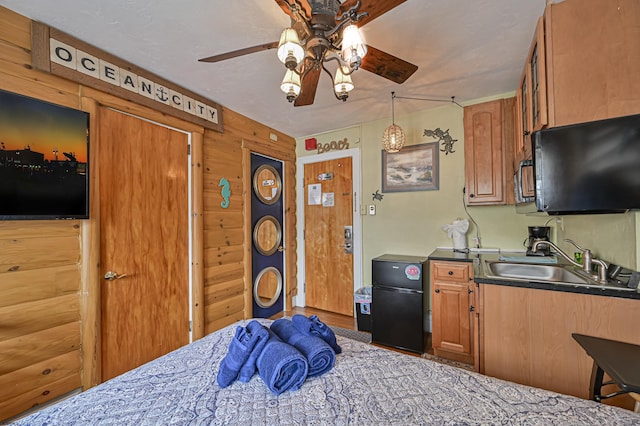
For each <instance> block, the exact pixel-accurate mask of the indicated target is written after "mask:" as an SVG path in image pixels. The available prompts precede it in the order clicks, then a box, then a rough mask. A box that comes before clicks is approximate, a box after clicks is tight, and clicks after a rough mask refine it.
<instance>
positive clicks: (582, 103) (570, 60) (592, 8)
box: [514, 0, 640, 163]
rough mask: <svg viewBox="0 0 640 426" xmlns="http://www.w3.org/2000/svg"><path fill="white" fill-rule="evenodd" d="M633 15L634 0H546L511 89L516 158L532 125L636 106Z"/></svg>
mask: <svg viewBox="0 0 640 426" xmlns="http://www.w3.org/2000/svg"><path fill="white" fill-rule="evenodd" d="M639 16H640V2H639V1H638V0H565V1H563V2H559V3H552V4H548V5H547V7H546V9H545V14H544V16H543V17H541V18H540V19H539V20H538V23H537V26H536V30H535V33H534V36H533V40H532V43H531V47H530V49H529V53H528V56H527V60H526V63H525V65H524V70H523V72H522V77H521V80H520V85H519V87H518V90H517V98H518V101H517V109H518V111H517V120H518V123H517V139H516V145H515V158H514V159H515V161H516V163H517V162H519V161H520V160H521V159H526V158H531V152H530V150H531V141H530V136H531V133H533V132H535V131H537V130H540V129H543V128H546V127H556V126H564V125H568V124H575V123H583V122H587V121H594V120H602V119H605V118H612V117H620V116H624V115H631V114H638V113H640V79H639V78H638V75H640V55H638V54H637V52H640V20H639V19H638V17H639Z"/></svg>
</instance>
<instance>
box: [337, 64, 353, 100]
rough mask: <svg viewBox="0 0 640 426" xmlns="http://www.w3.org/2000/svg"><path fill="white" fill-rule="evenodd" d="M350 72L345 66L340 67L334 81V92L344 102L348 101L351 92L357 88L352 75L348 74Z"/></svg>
mask: <svg viewBox="0 0 640 426" xmlns="http://www.w3.org/2000/svg"><path fill="white" fill-rule="evenodd" d="M348 72H349V70H348V69H347V67H345V66H341V67H338V69H337V70H336V76H335V77H334V79H333V90H335V92H336V96H338V97H339V98H340V99H342V100H343V101H346V100H347V97H348V96H349V92H350V91H352V90H353V88H354V87H355V86H354V85H353V81H352V80H351V75H350V74H348Z"/></svg>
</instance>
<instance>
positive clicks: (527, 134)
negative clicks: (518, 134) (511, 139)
mask: <svg viewBox="0 0 640 426" xmlns="http://www.w3.org/2000/svg"><path fill="white" fill-rule="evenodd" d="M530 134H531V132H530V131H528V130H525V131H524V133H523V135H524V136H529V135H530Z"/></svg>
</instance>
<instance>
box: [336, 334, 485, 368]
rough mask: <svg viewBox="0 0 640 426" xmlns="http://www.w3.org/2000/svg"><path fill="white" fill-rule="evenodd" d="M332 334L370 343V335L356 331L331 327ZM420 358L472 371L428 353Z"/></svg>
mask: <svg viewBox="0 0 640 426" xmlns="http://www.w3.org/2000/svg"><path fill="white" fill-rule="evenodd" d="M331 329H332V330H333V332H334V333H335V334H337V335H338V336H342V337H347V338H349V339H353V340H357V341H359V342H363V343H371V333H364V332H362V331H357V330H349V329H347V328H340V327H333V326H332V327H331ZM421 357H422V358H425V359H429V360H431V361H435V362H439V363H441V364H446V365H451V366H453V367H458V368H463V369H465V370H469V371H473V365H469V364H465V363H462V362H458V361H452V360H450V359H446V358H441V357H439V356H435V355H432V354H429V353H424V354H422V355H421Z"/></svg>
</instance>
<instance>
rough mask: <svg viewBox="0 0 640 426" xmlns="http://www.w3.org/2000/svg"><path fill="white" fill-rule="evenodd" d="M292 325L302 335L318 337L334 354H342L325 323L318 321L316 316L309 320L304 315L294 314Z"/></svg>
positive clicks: (331, 331) (333, 335)
mask: <svg viewBox="0 0 640 426" xmlns="http://www.w3.org/2000/svg"><path fill="white" fill-rule="evenodd" d="M291 321H292V322H293V325H294V326H295V327H296V328H297V329H298V331H299V332H301V333H302V334H306V335H308V336H318V337H319V338H321V339H322V340H324V341H325V342H327V343H328V344H329V346H331V347H332V348H333V350H334V351H335V353H336V354H339V353H341V352H342V348H341V347H340V346H339V345H338V342H337V341H336V335H335V333H334V332H333V330H331V328H329V327H328V326H327V325H326V324H325V323H323V322H322V321H320V319H319V318H318V316H317V315H311V316H310V317H309V318H307V317H305V316H304V315H300V314H296V315H294V316H293V318H292V319H291Z"/></svg>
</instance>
